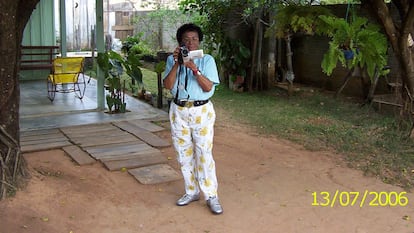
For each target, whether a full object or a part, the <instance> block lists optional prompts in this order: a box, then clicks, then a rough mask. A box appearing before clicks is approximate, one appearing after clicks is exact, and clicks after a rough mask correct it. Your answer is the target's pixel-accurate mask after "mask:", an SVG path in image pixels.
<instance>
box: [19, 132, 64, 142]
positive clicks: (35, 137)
mask: <svg viewBox="0 0 414 233" xmlns="http://www.w3.org/2000/svg"><path fill="white" fill-rule="evenodd" d="M57 137H64V138H66V137H65V136H64V135H63V134H62V133H60V132H59V133H52V134H40V135H31V136H20V141H21V142H23V141H25V142H27V141H35V140H41V139H50V138H57ZM66 139H67V138H66Z"/></svg>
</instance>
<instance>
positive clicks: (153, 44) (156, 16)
mask: <svg viewBox="0 0 414 233" xmlns="http://www.w3.org/2000/svg"><path fill="white" fill-rule="evenodd" d="M156 9H157V10H155V11H150V12H148V13H146V14H139V15H137V16H135V18H134V20H133V22H134V25H135V27H136V28H139V30H140V32H141V33H143V34H141V38H140V39H141V40H142V41H143V42H144V43H145V45H146V47H147V48H149V49H150V50H151V51H158V50H164V49H165V48H161V45H162V44H161V41H160V39H161V31H160V26H161V25H162V27H163V28H165V29H167V28H168V29H176V28H178V27H179V26H180V25H181V24H182V23H183V22H196V21H197V20H198V19H197V18H198V17H199V14H193V13H183V12H181V11H177V10H171V9H168V8H164V7H162V6H157V8H156ZM162 33H163V35H162V36H163V37H168V38H170V39H171V41H175V30H163V31H162ZM144 34H145V36H144Z"/></svg>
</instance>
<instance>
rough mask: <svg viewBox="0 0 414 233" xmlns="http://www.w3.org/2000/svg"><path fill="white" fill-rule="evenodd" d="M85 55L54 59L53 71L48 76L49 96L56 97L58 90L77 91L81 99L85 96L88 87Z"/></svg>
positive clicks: (64, 91) (62, 91)
mask: <svg viewBox="0 0 414 233" xmlns="http://www.w3.org/2000/svg"><path fill="white" fill-rule="evenodd" d="M84 61H85V58H84V57H58V58H56V59H54V60H53V72H52V73H51V74H50V75H49V77H48V78H47V96H48V98H49V99H50V101H53V100H54V99H55V94H56V92H59V93H69V92H75V94H76V96H77V97H78V98H79V99H82V98H83V95H84V94H85V89H86V82H85V76H84V74H83V63H84Z"/></svg>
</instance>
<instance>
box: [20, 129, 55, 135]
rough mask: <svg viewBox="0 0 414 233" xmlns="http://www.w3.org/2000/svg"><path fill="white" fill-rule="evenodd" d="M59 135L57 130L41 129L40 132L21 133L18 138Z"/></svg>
mask: <svg viewBox="0 0 414 233" xmlns="http://www.w3.org/2000/svg"><path fill="white" fill-rule="evenodd" d="M54 133H61V132H60V130H59V129H42V130H31V131H21V132H20V137H25V136H37V135H42V134H54Z"/></svg>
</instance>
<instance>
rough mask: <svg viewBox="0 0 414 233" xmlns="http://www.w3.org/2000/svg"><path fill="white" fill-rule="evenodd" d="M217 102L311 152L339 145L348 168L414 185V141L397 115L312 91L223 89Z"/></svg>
mask: <svg viewBox="0 0 414 233" xmlns="http://www.w3.org/2000/svg"><path fill="white" fill-rule="evenodd" d="M213 100H214V103H215V106H216V107H219V108H223V109H226V112H227V113H228V114H229V115H231V116H232V118H234V120H236V121H239V122H242V123H245V124H248V125H250V126H252V127H254V128H255V129H256V130H257V131H258V132H259V133H262V134H271V135H277V136H278V137H280V138H283V139H287V140H290V141H293V142H296V143H298V144H301V145H303V146H304V147H305V148H306V149H308V150H313V151H318V150H332V149H334V150H335V151H336V152H338V153H339V154H341V155H343V156H344V157H343V158H345V159H346V161H347V162H348V164H349V166H351V167H354V168H358V169H362V170H363V171H364V172H365V173H366V174H370V175H374V176H378V177H380V178H381V179H382V180H383V181H384V182H386V183H391V184H395V185H398V186H401V187H404V188H406V189H410V188H411V187H412V186H413V184H414V183H413V181H414V180H413V178H414V176H413V172H412V171H413V169H414V143H413V141H412V140H409V139H407V138H406V137H405V136H404V135H407V134H406V132H405V133H404V132H402V131H401V130H399V127H398V124H397V123H396V119H395V118H393V117H392V116H385V115H381V114H379V113H377V112H375V111H374V109H373V108H372V107H370V106H363V107H361V105H360V103H356V102H353V101H350V100H343V99H340V98H338V99H335V98H333V97H332V95H331V94H327V93H320V92H310V91H307V92H305V91H302V92H300V93H296V94H295V95H294V96H291V97H289V98H288V97H287V96H286V93H285V92H284V91H282V90H278V89H275V90H271V91H267V92H263V93H252V94H250V93H237V92H233V91H230V90H228V89H227V88H223V87H219V88H218V90H217V92H216V94H215V95H214V97H213ZM338 156H340V155H338ZM338 159H339V158H338ZM340 159H342V157H341V158H340Z"/></svg>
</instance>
